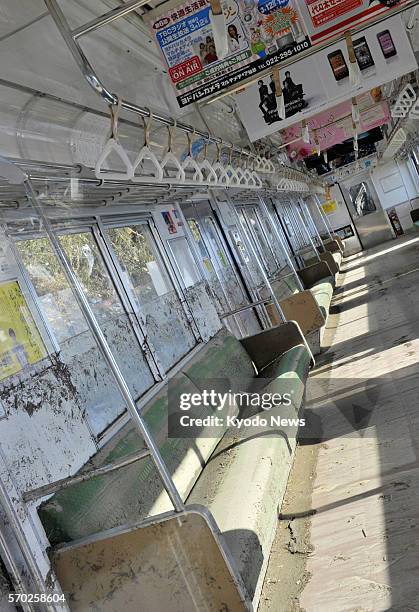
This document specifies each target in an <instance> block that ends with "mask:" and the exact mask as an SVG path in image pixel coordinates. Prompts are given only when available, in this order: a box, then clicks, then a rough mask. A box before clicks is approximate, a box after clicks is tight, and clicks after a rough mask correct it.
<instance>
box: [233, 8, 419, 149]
mask: <svg viewBox="0 0 419 612" xmlns="http://www.w3.org/2000/svg"><path fill="white" fill-rule="evenodd" d="M355 44H356V46H357V47H358V54H357V58H358V63H359V65H360V72H361V83H360V85H359V86H358V87H357V88H356V89H354V88H351V85H350V83H349V70H348V64H349V58H348V53H347V49H346V45H345V42H343V41H342V42H339V43H336V44H334V45H331V46H330V47H329V48H328V49H327V50H324V51H322V52H320V53H316V54H315V55H312V56H310V57H306V58H304V59H301V60H298V61H296V62H295V63H294V64H292V65H291V66H289V67H287V68H286V69H284V70H281V73H280V76H281V81H282V87H283V93H284V102H285V111H286V118H285V119H280V117H279V116H278V112H277V102H276V97H275V95H272V94H273V87H272V84H271V81H272V79H271V77H269V76H268V77H265V78H263V79H260V80H259V81H258V82H257V83H254V84H252V85H250V86H248V87H247V88H246V89H245V90H243V91H241V92H239V93H237V94H236V102H237V106H238V109H239V113H240V117H241V120H242V122H243V124H244V126H245V128H246V130H247V133H248V135H249V138H250V139H251V140H252V141H255V140H258V139H259V138H263V137H265V136H269V135H270V134H273V133H275V132H277V131H279V130H283V129H284V128H287V127H289V126H290V125H293V124H295V123H296V122H300V121H302V120H303V119H306V120H308V119H310V117H313V116H314V115H316V114H318V113H320V112H323V111H326V110H328V109H331V108H332V107H335V106H336V105H337V104H339V102H341V101H343V100H347V99H348V98H351V97H354V96H357V97H358V96H361V95H362V94H364V93H367V92H371V91H373V90H374V89H375V88H378V87H379V86H380V85H382V84H383V83H388V82H389V81H391V80H393V79H396V78H398V77H400V76H402V75H404V74H407V73H408V72H412V71H414V70H416V69H417V61H416V58H415V54H414V52H413V50H412V47H411V44H410V41H409V38H408V36H407V33H406V31H405V27H404V24H403V22H402V20H401V18H400V16H395V17H391V18H390V19H386V20H385V21H384V22H381V23H379V24H376V25H374V26H371V27H369V28H368V29H367V30H365V31H364V35H363V36H360V37H359V38H357V37H354V45H355ZM286 142H289V141H288V140H287V141H286Z"/></svg>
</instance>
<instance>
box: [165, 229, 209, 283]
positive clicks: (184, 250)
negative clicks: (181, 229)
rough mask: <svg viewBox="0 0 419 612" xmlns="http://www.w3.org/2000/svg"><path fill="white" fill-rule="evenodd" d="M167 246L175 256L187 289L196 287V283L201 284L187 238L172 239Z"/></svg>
mask: <svg viewBox="0 0 419 612" xmlns="http://www.w3.org/2000/svg"><path fill="white" fill-rule="evenodd" d="M167 244H168V246H169V249H170V251H171V253H172V255H173V259H174V260H175V263H176V266H177V268H178V270H179V273H180V275H181V277H182V280H183V284H184V286H185V288H188V287H192V286H193V285H196V283H199V281H200V280H201V277H200V275H199V272H198V269H197V267H196V265H195V261H194V259H193V257H192V254H191V251H190V249H189V245H188V242H187V240H186V238H185V237H183V236H181V237H179V238H172V239H171V240H169V241H168V243H167Z"/></svg>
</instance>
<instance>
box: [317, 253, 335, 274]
mask: <svg viewBox="0 0 419 612" xmlns="http://www.w3.org/2000/svg"><path fill="white" fill-rule="evenodd" d="M334 252H336V253H340V251H339V250H338V251H334ZM320 259H321V260H322V261H324V262H326V263H327V265H328V266H329V268H330V271H331V276H334V275H335V274H337V273H338V272H339V266H338V264H337V262H336V261H335V258H334V257H333V253H332V252H331V251H325V252H324V253H320Z"/></svg>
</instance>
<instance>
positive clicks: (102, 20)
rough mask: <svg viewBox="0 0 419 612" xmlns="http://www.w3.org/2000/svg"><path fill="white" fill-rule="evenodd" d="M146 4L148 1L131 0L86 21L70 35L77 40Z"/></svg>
mask: <svg viewBox="0 0 419 612" xmlns="http://www.w3.org/2000/svg"><path fill="white" fill-rule="evenodd" d="M147 2H148V0H132V1H131V2H127V3H125V4H124V5H123V6H121V7H116V8H114V9H112V10H111V11H109V12H108V13H105V14H104V15H100V17H96V18H95V19H92V20H91V21H88V22H87V23H85V24H84V25H82V26H80V27H78V28H75V29H74V30H73V31H72V32H71V34H72V36H73V38H74V39H75V40H77V38H80V37H81V36H84V35H85V34H89V33H90V32H94V31H95V30H97V29H98V28H102V27H103V26H105V25H108V24H110V23H112V22H113V21H116V20H117V19H120V18H121V17H125V16H126V15H128V14H129V13H131V12H132V11H135V10H136V9H138V8H140V7H142V6H144V5H145V4H147Z"/></svg>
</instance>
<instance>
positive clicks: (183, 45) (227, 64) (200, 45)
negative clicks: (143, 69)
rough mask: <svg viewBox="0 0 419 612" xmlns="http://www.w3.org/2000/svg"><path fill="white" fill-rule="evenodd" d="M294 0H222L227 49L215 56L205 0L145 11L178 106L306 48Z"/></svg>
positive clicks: (305, 36) (200, 97)
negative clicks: (225, 53)
mask: <svg viewBox="0 0 419 612" xmlns="http://www.w3.org/2000/svg"><path fill="white" fill-rule="evenodd" d="M296 4H298V3H297V2H296V0H224V1H223V2H222V7H223V12H224V16H225V20H226V26H227V40H228V49H229V52H228V55H227V57H225V58H224V59H222V60H219V59H218V57H217V51H216V48H215V44H214V38H213V32H212V25H211V20H210V11H211V8H210V5H209V3H208V2H207V1H206V0H196V1H194V2H187V3H183V4H179V3H178V2H176V1H175V2H171V3H165V4H164V5H162V6H161V8H160V7H158V8H157V9H155V10H153V11H150V13H147V15H146V16H145V20H146V21H147V23H148V25H149V27H150V30H151V32H152V34H153V36H154V39H155V41H156V43H157V46H158V47H159V48H160V51H161V53H162V55H163V58H164V61H165V63H166V64H167V66H168V72H169V77H170V79H171V81H172V83H173V85H174V87H175V89H176V92H177V100H178V103H179V106H180V107H184V106H187V105H188V104H192V103H194V102H198V101H199V100H202V99H204V98H206V97H208V96H211V95H213V94H216V93H218V92H221V91H223V90H224V89H227V88H229V87H231V86H234V85H238V84H239V83H240V82H241V81H244V80H245V79H248V78H249V77H252V76H254V75H257V73H258V72H262V71H263V70H266V68H269V67H270V66H275V65H276V64H278V63H280V62H281V61H283V60H285V59H289V58H290V57H292V56H294V55H297V54H298V53H301V52H302V51H305V50H306V49H308V48H309V47H310V46H311V45H310V40H309V38H308V36H307V33H306V31H305V29H304V27H303V24H302V22H301V19H300V16H299V14H298V11H297V8H296Z"/></svg>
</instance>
